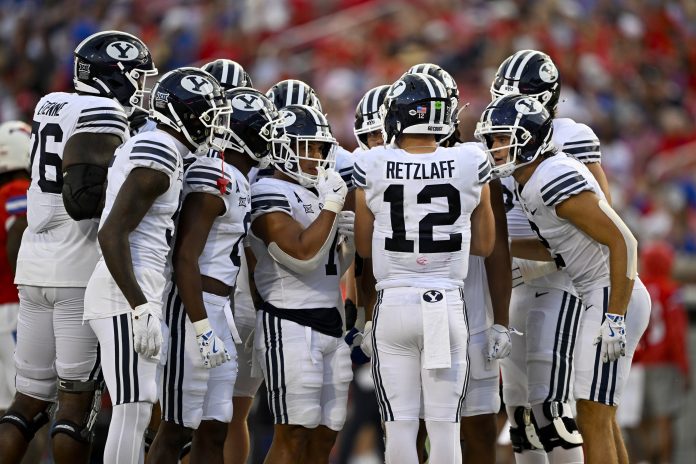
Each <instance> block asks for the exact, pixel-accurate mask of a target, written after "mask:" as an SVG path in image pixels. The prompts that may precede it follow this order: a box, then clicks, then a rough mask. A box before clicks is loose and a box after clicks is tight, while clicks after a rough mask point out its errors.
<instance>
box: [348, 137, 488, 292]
mask: <svg viewBox="0 0 696 464" xmlns="http://www.w3.org/2000/svg"><path fill="white" fill-rule="evenodd" d="M490 172H491V167H490V163H489V161H488V156H487V155H486V154H485V153H484V152H483V150H481V148H480V147H479V146H478V145H477V144H475V143H466V144H462V145H459V146H456V147H451V148H443V147H439V148H437V149H436V150H435V151H434V152H432V153H426V154H418V155H413V154H409V153H407V152H406V151H404V150H401V149H398V148H394V147H378V148H373V149H372V150H370V152H369V154H366V155H365V156H361V157H359V158H358V159H357V160H356V162H355V166H354V171H353V181H354V182H355V185H356V186H357V187H359V188H362V189H364V190H365V196H366V201H367V206H368V207H369V208H370V210H371V211H372V213H373V214H374V216H375V222H374V232H373V234H372V266H373V271H374V274H375V278H376V280H377V289H378V290H381V289H384V288H390V287H413V286H419V287H424V288H427V287H430V288H442V289H448V288H455V287H461V286H462V285H463V280H464V278H465V277H466V274H467V268H468V260H469V248H470V245H471V213H472V212H473V211H474V209H475V208H476V206H477V205H478V204H479V201H480V197H481V189H482V187H483V185H484V184H486V183H487V182H488V181H489V180H490Z"/></svg>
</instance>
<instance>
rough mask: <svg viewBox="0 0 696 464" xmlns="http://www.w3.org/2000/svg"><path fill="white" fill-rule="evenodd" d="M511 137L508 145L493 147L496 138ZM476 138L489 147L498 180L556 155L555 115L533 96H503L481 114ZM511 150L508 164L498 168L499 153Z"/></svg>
mask: <svg viewBox="0 0 696 464" xmlns="http://www.w3.org/2000/svg"><path fill="white" fill-rule="evenodd" d="M495 134H505V135H509V136H510V142H509V144H508V145H506V146H503V147H498V148H492V147H493V135H495ZM474 136H475V137H476V138H477V139H479V140H480V141H481V142H482V143H483V144H484V145H485V146H486V151H487V152H488V155H489V156H490V157H491V159H492V160H493V161H492V164H493V165H494V167H493V170H492V173H493V176H494V177H508V176H510V175H512V173H513V172H515V169H517V168H518V167H521V166H524V165H527V164H529V163H531V162H533V161H534V160H535V159H537V157H538V156H539V155H541V154H543V153H547V152H549V151H554V150H555V147H554V145H553V142H552V140H551V139H552V137H553V119H552V118H551V114H550V113H549V111H548V110H547V109H546V107H544V106H543V105H542V104H541V102H539V101H538V100H537V99H535V98H534V97H531V96H529V95H503V96H502V97H500V98H497V99H495V100H493V101H492V102H491V103H490V104H489V105H488V106H487V107H486V109H485V110H484V111H483V114H481V119H480V120H479V122H478V123H477V124H476V131H475V132H474ZM505 149H508V154H507V160H506V162H505V163H503V164H501V165H497V166H495V162H494V161H495V154H494V153H495V152H497V151H499V150H505Z"/></svg>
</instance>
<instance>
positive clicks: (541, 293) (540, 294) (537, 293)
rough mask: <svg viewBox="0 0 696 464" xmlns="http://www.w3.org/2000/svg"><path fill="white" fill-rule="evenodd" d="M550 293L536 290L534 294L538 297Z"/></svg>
mask: <svg viewBox="0 0 696 464" xmlns="http://www.w3.org/2000/svg"><path fill="white" fill-rule="evenodd" d="M548 293H549V292H536V293H535V294H534V296H536V297H537V298H539V297H540V296H544V295H547V294H548Z"/></svg>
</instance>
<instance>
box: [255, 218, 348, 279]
mask: <svg viewBox="0 0 696 464" xmlns="http://www.w3.org/2000/svg"><path fill="white" fill-rule="evenodd" d="M337 227H338V221H336V220H334V222H333V226H331V232H329V234H328V235H327V236H326V240H324V244H323V245H322V246H321V248H319V250H318V251H317V252H316V253H315V254H314V256H312V257H311V258H308V259H298V258H294V257H292V256H290V255H289V254H287V253H286V252H285V251H283V250H282V249H281V248H280V247H279V246H278V244H277V243H276V242H271V243H269V244H268V254H269V255H271V258H273V259H274V260H275V261H276V262H277V263H279V264H282V265H283V266H285V267H287V268H288V269H290V270H291V271H292V272H296V273H298V274H309V273H310V272H312V271H313V270H314V269H316V268H317V267H318V266H319V265H320V264H322V263H323V262H324V257H325V256H326V254H327V253H328V252H329V251H330V250H331V245H332V244H333V240H334V236H335V235H336V229H337Z"/></svg>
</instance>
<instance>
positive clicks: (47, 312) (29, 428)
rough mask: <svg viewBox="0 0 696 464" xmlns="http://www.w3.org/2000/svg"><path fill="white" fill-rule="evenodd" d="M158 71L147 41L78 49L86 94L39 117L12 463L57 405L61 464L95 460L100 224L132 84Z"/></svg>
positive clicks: (105, 40)
mask: <svg viewBox="0 0 696 464" xmlns="http://www.w3.org/2000/svg"><path fill="white" fill-rule="evenodd" d="M153 73H155V74H156V70H155V69H154V66H153V64H152V58H151V57H150V53H149V51H148V49H147V47H146V46H145V44H144V43H143V42H142V41H140V39H138V38H136V37H134V36H132V35H130V34H126V33H123V32H118V31H106V32H100V33H97V34H93V35H91V36H89V37H87V38H86V39H85V40H84V41H83V42H81V43H80V44H79V45H78V46H77V48H76V49H75V61H74V75H73V82H74V87H75V90H76V92H77V93H63V92H55V93H51V94H48V95H46V96H45V97H43V98H42V99H41V100H40V101H39V103H38V105H37V107H36V110H35V112H34V120H33V124H32V142H31V143H32V148H31V177H32V183H31V186H30V188H29V191H28V193H27V201H28V212H27V221H28V227H27V229H26V231H25V233H24V236H23V240H22V245H21V248H20V251H19V254H18V264H17V272H16V280H15V282H16V283H17V284H18V285H19V293H20V313H21V315H20V318H19V327H18V336H17V349H16V353H15V364H16V367H17V378H16V384H17V391H18V393H17V397H16V401H15V403H13V405H12V406H10V412H9V413H8V414H7V415H6V416H5V417H3V418H2V419H0V437H2V438H0V454H2V455H3V457H4V458H5V459H6V460H7V462H16V461H18V460H19V459H21V456H22V455H23V453H24V451H25V450H26V446H27V443H28V442H29V441H30V440H31V439H32V437H33V435H34V432H35V431H36V430H38V428H40V427H41V425H43V423H45V421H46V420H47V417H46V415H45V413H44V412H43V411H45V410H46V408H47V407H48V405H49V404H50V403H51V402H53V401H55V400H56V397H57V399H58V402H59V403H60V407H59V408H58V412H57V414H56V421H55V423H54V425H53V428H52V432H51V435H52V436H53V437H54V438H53V457H54V459H55V460H56V462H59V463H60V462H75V460H82V461H86V460H87V459H88V456H89V449H90V446H89V443H90V441H91V438H92V433H91V426H92V424H93V420H92V418H91V417H90V416H94V415H96V412H97V411H98V407H97V408H96V409H94V408H92V404H91V402H92V398H93V397H94V398H95V399H94V403H95V404H97V405H98V404H99V395H98V394H96V395H95V390H100V383H99V382H98V381H97V377H98V374H99V361H98V359H99V358H98V354H97V339H96V337H95V335H94V333H93V332H92V330H91V329H90V328H89V326H87V325H83V323H82V316H83V299H84V289H85V286H86V285H87V281H88V279H89V276H90V275H91V273H92V271H93V269H94V266H95V264H96V262H97V254H98V252H97V245H96V239H97V224H96V222H95V221H93V220H92V219H95V218H98V217H99V214H100V212H101V207H102V205H103V190H104V181H105V179H106V171H107V167H108V165H109V162H110V160H111V159H112V157H113V153H114V150H115V149H116V147H117V146H118V145H120V144H121V143H123V142H124V141H126V140H127V139H128V120H127V112H126V110H125V109H124V107H128V111H133V109H134V108H135V107H137V106H138V104H139V103H140V102H141V98H142V95H143V88H142V86H143V82H144V81H143V80H137V79H134V78H133V76H134V75H139V76H141V77H145V76H147V75H152V74H153ZM56 381H57V382H56ZM90 409H92V413H91V414H90Z"/></svg>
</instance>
